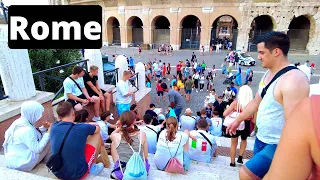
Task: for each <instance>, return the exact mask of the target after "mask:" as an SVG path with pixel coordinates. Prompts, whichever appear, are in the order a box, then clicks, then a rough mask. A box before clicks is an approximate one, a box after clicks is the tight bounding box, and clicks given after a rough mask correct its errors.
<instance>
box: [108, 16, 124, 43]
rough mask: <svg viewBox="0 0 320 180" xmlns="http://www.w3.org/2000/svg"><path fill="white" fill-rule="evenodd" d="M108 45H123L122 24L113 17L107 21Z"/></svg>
mask: <svg viewBox="0 0 320 180" xmlns="http://www.w3.org/2000/svg"><path fill="white" fill-rule="evenodd" d="M106 33H107V36H108V37H107V38H108V44H109V45H115V46H120V45H121V37H120V23H119V20H118V19H117V18H116V17H114V16H111V17H109V18H108V20H107V28H106Z"/></svg>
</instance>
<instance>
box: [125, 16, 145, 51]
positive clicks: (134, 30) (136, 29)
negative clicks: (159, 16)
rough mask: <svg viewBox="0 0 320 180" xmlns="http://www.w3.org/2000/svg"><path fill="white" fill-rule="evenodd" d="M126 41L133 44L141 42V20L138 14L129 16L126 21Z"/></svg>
mask: <svg viewBox="0 0 320 180" xmlns="http://www.w3.org/2000/svg"><path fill="white" fill-rule="evenodd" d="M127 27H131V28H127V36H128V43H132V44H133V46H137V45H141V44H143V22H142V20H141V19H140V18H139V17H138V16H131V17H130V18H129V19H128V21H127Z"/></svg>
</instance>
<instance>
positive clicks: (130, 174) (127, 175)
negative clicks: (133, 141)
mask: <svg viewBox="0 0 320 180" xmlns="http://www.w3.org/2000/svg"><path fill="white" fill-rule="evenodd" d="M128 145H129V146H130V148H131V150H132V152H133V154H132V156H131V157H130V159H129V161H128V162H127V164H126V169H125V171H124V172H123V170H122V167H121V165H120V170H121V172H122V174H123V179H124V180H146V179H147V170H146V166H145V164H144V161H143V160H142V158H141V156H140V150H141V133H140V140H139V152H135V151H134V150H133V148H132V146H131V145H130V144H129V143H128ZM119 161H120V157H119Z"/></svg>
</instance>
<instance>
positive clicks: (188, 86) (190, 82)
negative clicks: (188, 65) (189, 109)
mask: <svg viewBox="0 0 320 180" xmlns="http://www.w3.org/2000/svg"><path fill="white" fill-rule="evenodd" d="M193 87H194V84H193V80H192V77H191V76H189V77H188V80H187V81H186V82H185V88H186V100H187V102H189V101H190V99H191V93H192V88H193Z"/></svg>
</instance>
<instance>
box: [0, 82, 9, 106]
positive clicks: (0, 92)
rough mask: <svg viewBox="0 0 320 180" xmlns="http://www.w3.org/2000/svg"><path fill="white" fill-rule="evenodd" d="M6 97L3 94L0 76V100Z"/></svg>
mask: <svg viewBox="0 0 320 180" xmlns="http://www.w3.org/2000/svg"><path fill="white" fill-rule="evenodd" d="M6 98H8V96H6V95H5V94H4V89H3V85H2V80H1V76H0V100H3V99H6Z"/></svg>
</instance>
